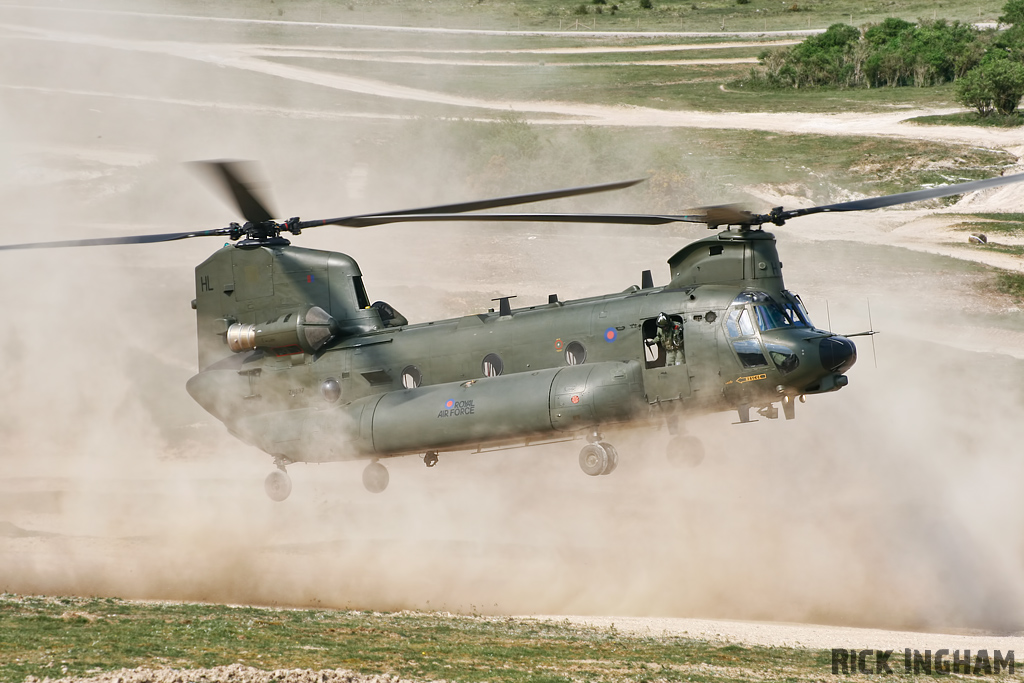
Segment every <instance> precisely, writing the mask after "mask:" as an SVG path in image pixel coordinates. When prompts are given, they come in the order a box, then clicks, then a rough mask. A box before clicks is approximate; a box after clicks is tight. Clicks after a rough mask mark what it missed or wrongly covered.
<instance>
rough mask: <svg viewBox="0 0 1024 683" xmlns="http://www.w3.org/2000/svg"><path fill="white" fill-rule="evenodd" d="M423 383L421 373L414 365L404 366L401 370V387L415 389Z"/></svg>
mask: <svg viewBox="0 0 1024 683" xmlns="http://www.w3.org/2000/svg"><path fill="white" fill-rule="evenodd" d="M422 382H423V373H421V372H420V369H419V368H418V367H416V366H415V365H409V366H406V368H405V370H402V386H403V387H405V388H406V389H415V388H416V387H418V386H419V385H420V384H421V383H422Z"/></svg>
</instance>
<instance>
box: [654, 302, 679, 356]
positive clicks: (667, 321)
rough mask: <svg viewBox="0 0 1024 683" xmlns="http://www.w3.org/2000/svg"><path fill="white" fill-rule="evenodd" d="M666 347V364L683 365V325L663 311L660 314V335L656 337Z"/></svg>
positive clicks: (662, 346)
mask: <svg viewBox="0 0 1024 683" xmlns="http://www.w3.org/2000/svg"><path fill="white" fill-rule="evenodd" d="M655 338H656V339H657V340H658V342H660V343H661V348H663V349H665V365H682V364H683V361H684V358H683V326H682V325H681V324H679V323H678V322H676V321H675V320H672V318H669V317H668V316H667V315H665V314H664V313H662V314H661V315H659V316H658V336H657V337H655Z"/></svg>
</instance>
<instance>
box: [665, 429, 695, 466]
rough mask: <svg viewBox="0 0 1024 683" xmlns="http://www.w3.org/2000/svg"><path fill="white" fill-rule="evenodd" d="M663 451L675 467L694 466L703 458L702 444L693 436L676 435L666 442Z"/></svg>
mask: <svg viewBox="0 0 1024 683" xmlns="http://www.w3.org/2000/svg"><path fill="white" fill-rule="evenodd" d="M665 453H666V455H667V456H668V461H669V462H670V463H672V464H673V465H675V466H677V467H696V466H697V465H699V464H701V462H703V460H704V444H702V443H701V442H700V439H698V438H697V437H694V436H677V437H676V438H674V439H672V440H671V441H669V442H668V449H666V451H665Z"/></svg>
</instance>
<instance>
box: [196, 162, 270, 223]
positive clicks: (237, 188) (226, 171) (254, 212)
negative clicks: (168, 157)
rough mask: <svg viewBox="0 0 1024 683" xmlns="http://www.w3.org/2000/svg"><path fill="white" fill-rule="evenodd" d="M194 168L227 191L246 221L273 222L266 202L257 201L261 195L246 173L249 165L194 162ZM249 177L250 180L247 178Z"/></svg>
mask: <svg viewBox="0 0 1024 683" xmlns="http://www.w3.org/2000/svg"><path fill="white" fill-rule="evenodd" d="M192 164H193V166H194V167H195V168H198V169H200V170H202V171H203V172H205V173H206V174H207V175H209V176H212V177H213V178H215V179H216V180H217V181H218V183H219V184H220V185H221V186H222V187H223V189H225V190H227V192H228V194H229V195H230V196H231V198H232V199H233V200H234V202H235V205H236V206H237V207H238V210H239V212H241V214H242V215H243V216H245V220H247V221H251V222H253V223H262V222H264V221H269V220H273V216H272V215H271V214H270V211H268V210H267V207H266V205H265V203H264V202H262V201H260V200H259V199H257V197H256V195H257V194H258V193H259V192H258V190H257V189H256V183H254V182H253V181H252V180H251V174H250V173H247V172H246V167H247V166H248V164H246V163H245V162H242V161H193V162H192ZM247 175H249V178H246V176H247Z"/></svg>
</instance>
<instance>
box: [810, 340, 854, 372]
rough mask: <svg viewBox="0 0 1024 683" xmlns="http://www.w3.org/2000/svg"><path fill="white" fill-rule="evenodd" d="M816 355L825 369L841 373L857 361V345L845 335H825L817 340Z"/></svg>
mask: <svg viewBox="0 0 1024 683" xmlns="http://www.w3.org/2000/svg"><path fill="white" fill-rule="evenodd" d="M818 356H819V358H821V365H822V366H823V367H824V368H825V369H826V370H829V371H831V372H836V373H840V374H841V373H844V372H846V371H847V370H849V369H850V368H851V367H853V364H854V363H856V362H857V347H856V345H854V343H853V342H852V341H850V340H849V339H847V338H846V337H839V336H835V337H825V338H824V339H822V340H821V341H820V342H818Z"/></svg>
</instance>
